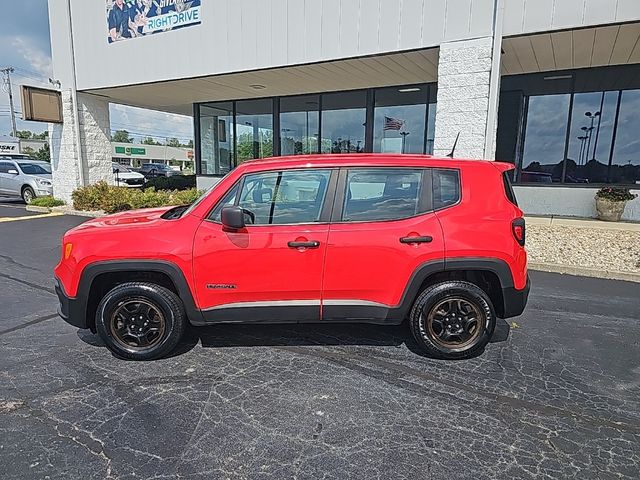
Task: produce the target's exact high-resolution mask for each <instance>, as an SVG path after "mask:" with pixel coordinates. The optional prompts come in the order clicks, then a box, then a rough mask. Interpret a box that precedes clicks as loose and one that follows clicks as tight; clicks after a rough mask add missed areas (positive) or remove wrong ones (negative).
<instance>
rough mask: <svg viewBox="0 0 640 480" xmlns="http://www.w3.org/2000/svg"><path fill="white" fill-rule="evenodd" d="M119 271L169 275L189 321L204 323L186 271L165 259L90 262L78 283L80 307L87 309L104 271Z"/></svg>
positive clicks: (196, 323)
mask: <svg viewBox="0 0 640 480" xmlns="http://www.w3.org/2000/svg"><path fill="white" fill-rule="evenodd" d="M117 272H158V273H163V274H165V275H167V277H169V278H170V279H171V281H172V282H173V284H174V285H175V287H176V290H177V292H178V296H179V297H180V300H182V303H183V304H184V309H185V312H186V314H187V318H188V319H189V322H191V323H192V324H194V325H201V324H203V323H204V322H203V319H202V312H201V311H200V309H198V307H196V304H195V301H194V298H193V294H192V292H191V289H190V288H189V284H188V283H187V280H186V278H185V276H184V273H183V272H182V270H181V269H180V267H178V266H177V265H176V264H174V263H172V262H168V261H165V260H105V261H98V262H95V263H90V264H89V265H87V266H86V267H85V268H84V269H83V270H82V273H81V275H80V283H79V284H78V285H79V288H78V293H77V295H76V298H77V299H78V300H79V301H80V302H82V303H83V305H81V307H80V309H81V311H84V312H86V311H87V307H88V303H89V294H90V292H91V287H92V285H93V282H94V280H95V279H96V278H97V277H98V276H99V275H102V274H104V273H117Z"/></svg>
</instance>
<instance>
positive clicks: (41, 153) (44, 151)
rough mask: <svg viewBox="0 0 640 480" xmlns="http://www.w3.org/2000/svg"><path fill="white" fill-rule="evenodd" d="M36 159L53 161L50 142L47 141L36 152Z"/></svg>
mask: <svg viewBox="0 0 640 480" xmlns="http://www.w3.org/2000/svg"><path fill="white" fill-rule="evenodd" d="M34 158H35V159H36V160H40V161H41V162H51V151H50V150H49V144H48V143H45V144H44V145H43V146H42V148H41V149H40V150H38V151H37V152H36V153H35V154H34Z"/></svg>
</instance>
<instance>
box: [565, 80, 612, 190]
mask: <svg viewBox="0 0 640 480" xmlns="http://www.w3.org/2000/svg"><path fill="white" fill-rule="evenodd" d="M617 103H618V92H588V93H576V94H575V95H574V96H573V110H572V113H571V132H570V134H569V149H568V151H567V165H566V173H565V177H564V181H565V183H606V182H607V170H608V164H609V156H610V154H611V142H612V140H613V125H614V123H615V118H616V105H617Z"/></svg>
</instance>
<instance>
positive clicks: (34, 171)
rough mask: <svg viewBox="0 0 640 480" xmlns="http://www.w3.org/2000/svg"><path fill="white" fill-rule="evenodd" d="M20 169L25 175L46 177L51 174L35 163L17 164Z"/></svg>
mask: <svg viewBox="0 0 640 480" xmlns="http://www.w3.org/2000/svg"><path fill="white" fill-rule="evenodd" d="M18 165H20V169H21V170H22V172H23V173H25V174H27V175H43V174H44V175H47V174H49V173H51V170H47V169H45V168H44V167H42V166H41V165H37V164H35V163H19V164H18Z"/></svg>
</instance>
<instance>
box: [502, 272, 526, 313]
mask: <svg viewBox="0 0 640 480" xmlns="http://www.w3.org/2000/svg"><path fill="white" fill-rule="evenodd" d="M530 288H531V281H530V280H529V276H528V275H527V284H526V285H525V287H524V288H523V289H522V290H517V289H516V288H514V287H507V288H503V289H502V298H503V299H504V312H503V316H502V318H511V317H517V316H518V315H521V314H522V312H523V311H524V308H525V307H526V306H527V300H528V299H529V289H530Z"/></svg>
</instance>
